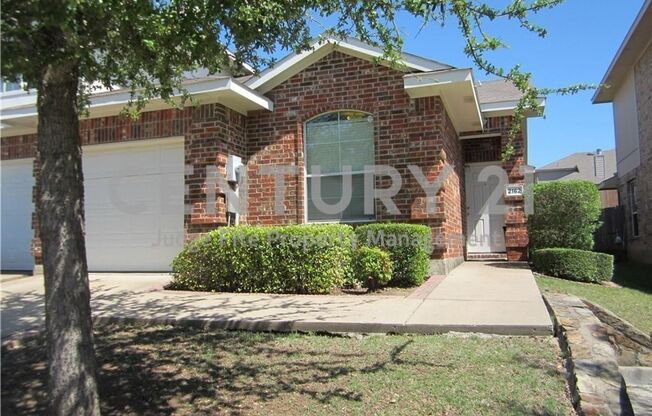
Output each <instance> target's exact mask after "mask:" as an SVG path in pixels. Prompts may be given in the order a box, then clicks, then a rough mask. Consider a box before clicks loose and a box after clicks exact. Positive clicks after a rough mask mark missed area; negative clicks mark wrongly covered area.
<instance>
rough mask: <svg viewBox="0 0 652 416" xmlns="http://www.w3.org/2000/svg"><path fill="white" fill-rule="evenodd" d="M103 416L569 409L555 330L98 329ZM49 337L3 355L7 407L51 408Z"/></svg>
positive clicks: (17, 410)
mask: <svg viewBox="0 0 652 416" xmlns="http://www.w3.org/2000/svg"><path fill="white" fill-rule="evenodd" d="M95 339H96V350H97V356H98V360H99V364H98V365H99V388H100V396H101V406H102V412H103V414H105V415H125V414H127V415H128V414H157V415H158V414H164V415H165V414H180V415H191V414H193V415H194V414H200V415H201V414H250V415H258V414H260V415H262V414H265V415H270V414H282V415H304V414H311V415H313V414H314V415H331V414H365V415H366V414H387V415H415V414H435V415H497V414H500V415H521V414H537V415H569V414H573V410H572V406H571V404H570V402H569V399H568V396H567V391H566V383H565V379H564V376H563V367H562V364H561V360H560V356H559V354H560V352H559V347H558V345H557V343H556V341H555V339H554V338H553V337H480V336H468V337H461V336H446V335H437V336H403V335H400V336H399V335H392V336H370V337H364V338H362V339H356V338H344V337H329V336H321V335H301V334H271V333H249V332H225V331H202V330H198V329H191V328H178V327H177V328H175V327H171V326H152V327H145V326H134V325H128V326H125V325H121V326H117V325H111V326H100V327H97V328H96V338H95ZM42 345H43V340H42V339H32V340H30V341H28V342H27V343H26V345H25V346H24V347H21V348H18V349H15V350H11V351H8V352H3V356H2V413H3V414H43V412H44V407H43V406H44V403H45V391H44V382H45V372H46V370H45V368H46V365H45V361H44V351H43V346H42Z"/></svg>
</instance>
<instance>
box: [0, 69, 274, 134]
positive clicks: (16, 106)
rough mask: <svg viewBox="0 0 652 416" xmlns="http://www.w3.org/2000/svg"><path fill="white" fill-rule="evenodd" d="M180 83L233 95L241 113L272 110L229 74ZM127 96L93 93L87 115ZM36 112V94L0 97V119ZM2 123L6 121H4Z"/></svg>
mask: <svg viewBox="0 0 652 416" xmlns="http://www.w3.org/2000/svg"><path fill="white" fill-rule="evenodd" d="M184 87H185V88H186V90H187V91H188V93H189V94H190V95H193V96H195V97H197V98H198V99H199V100H200V102H201V100H202V98H206V99H209V100H210V99H217V98H222V100H221V101H222V102H223V104H224V105H226V106H227V107H230V105H229V104H230V103H229V102H228V101H229V98H230V97H234V98H233V99H234V100H237V101H238V102H237V103H236V102H234V103H231V104H232V105H233V107H234V108H233V109H234V110H236V111H238V112H240V113H243V114H245V115H246V112H247V111H251V110H260V109H264V110H268V111H272V110H273V108H274V104H273V103H272V102H271V101H270V100H269V99H268V98H267V97H265V96H263V95H261V94H259V93H258V92H256V91H253V90H252V89H250V88H247V87H246V86H244V85H242V84H240V83H238V82H237V81H234V80H233V79H232V78H216V79H209V80H200V81H191V82H188V83H186V84H185V85H184ZM177 94H178V95H177V96H180V92H177ZM3 98H4V97H3ZM130 99H131V92H130V91H129V90H127V89H121V90H117V91H108V92H101V93H97V94H93V95H92V96H91V98H90V107H89V111H90V114H91V118H92V117H94V116H95V117H103V116H109V115H116V114H119V113H120V111H121V110H122V109H123V108H124V107H125V105H127V103H128V102H129V100H130ZM211 102H212V101H211ZM162 108H169V106H168V105H167V103H165V101H164V100H162V99H153V100H150V101H149V102H148V104H147V105H146V106H145V109H144V111H153V110H158V109H162ZM37 114H38V113H37V109H36V94H26V95H24V96H20V97H18V96H17V97H12V98H11V99H3V100H2V113H1V114H0V120H2V121H5V122H6V121H10V120H14V119H20V118H25V117H34V116H36V115H37ZM3 124H5V125H6V124H7V123H3Z"/></svg>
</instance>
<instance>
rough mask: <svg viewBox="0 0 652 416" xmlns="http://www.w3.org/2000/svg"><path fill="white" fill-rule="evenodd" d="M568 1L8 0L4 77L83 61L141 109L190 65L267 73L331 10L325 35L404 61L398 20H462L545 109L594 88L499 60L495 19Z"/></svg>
mask: <svg viewBox="0 0 652 416" xmlns="http://www.w3.org/2000/svg"><path fill="white" fill-rule="evenodd" d="M562 1H563V0H532V1H523V0H511V1H509V2H507V4H506V5H504V6H503V7H492V6H490V5H489V4H487V3H485V2H482V1H474V0H370V1H368V0H354V1H343V0H323V1H308V0H257V1H249V0H232V1H226V2H217V1H209V0H169V1H147V0H137V1H132V0H2V9H3V14H2V30H3V33H2V56H3V59H2V74H3V76H4V77H8V78H12V77H16V76H18V75H22V77H23V79H24V80H25V81H26V82H27V83H29V84H32V85H35V84H36V83H37V81H38V79H39V78H40V76H41V75H42V72H43V68H44V67H45V65H48V64H52V63H56V62H63V61H67V62H70V61H73V62H74V63H75V64H76V65H77V66H78V68H79V74H80V77H81V79H82V80H84V81H85V82H84V83H82V84H80V87H81V88H82V90H81V91H80V93H82V94H80V97H83V96H84V94H83V93H88V92H90V91H91V90H92V89H93V88H100V87H101V88H115V87H117V86H127V87H130V88H131V89H132V93H133V103H134V104H136V107H137V108H139V107H142V105H143V103H144V102H145V101H146V100H147V99H150V98H153V97H162V98H164V99H167V98H169V97H171V96H172V95H174V93H175V91H176V92H179V91H180V92H183V88H181V83H182V81H183V80H184V72H186V71H189V70H194V69H197V68H206V69H208V71H209V72H210V73H215V72H218V71H232V72H234V73H237V71H238V68H240V67H241V66H242V65H243V64H244V63H247V64H249V65H251V66H252V67H253V68H254V69H255V70H260V69H261V68H263V67H264V66H266V65H269V64H270V63H271V61H272V60H271V58H270V56H271V55H272V53H273V52H274V51H276V50H278V49H289V50H303V49H307V48H309V47H310V44H311V41H312V40H313V39H312V37H311V32H310V26H311V24H312V23H313V22H321V21H323V20H324V19H325V18H328V17H331V18H332V17H334V19H330V21H333V22H334V23H333V24H332V25H330V26H326V27H324V32H323V34H322V35H323V36H340V37H342V36H351V35H352V36H356V37H358V38H359V39H361V40H362V41H365V42H367V43H370V44H372V45H375V46H379V47H381V48H383V50H384V51H385V58H386V59H388V60H390V61H391V62H397V61H398V58H399V56H400V51H401V49H402V47H403V34H402V33H401V30H400V28H399V27H398V26H397V23H396V19H397V16H398V15H399V14H402V13H403V14H405V13H407V14H409V15H411V16H413V17H414V18H416V19H417V20H418V21H420V22H421V24H422V25H427V24H441V25H443V24H448V23H449V22H450V21H451V20H452V22H453V23H454V24H457V26H458V27H459V30H460V32H461V35H462V36H463V37H464V39H465V43H466V46H465V49H464V52H465V53H466V55H468V56H469V58H470V59H471V60H472V61H473V62H474V63H475V64H476V65H477V66H478V67H479V68H481V69H482V70H484V71H486V72H488V73H491V74H495V75H497V76H500V77H505V78H507V79H510V80H511V81H512V82H514V84H515V85H516V86H517V87H518V88H519V89H520V90H521V91H522V92H523V93H524V99H523V100H522V103H521V105H520V106H519V108H518V109H517V113H522V112H523V111H524V110H525V109H530V110H533V111H538V105H537V102H536V99H537V97H538V96H540V95H541V94H545V93H549V92H559V93H570V92H575V91H577V90H579V89H583V88H586V86H582V85H576V86H571V87H566V88H560V89H552V90H551V89H546V90H542V89H537V88H534V87H533V86H532V85H531V73H529V72H524V71H522V70H521V69H520V68H519V67H518V66H515V67H513V68H509V69H505V68H501V67H499V66H496V65H493V64H492V63H491V62H490V60H489V59H487V58H486V54H487V52H490V51H493V50H496V49H499V48H502V47H505V46H506V44H505V42H504V41H502V40H500V39H499V38H498V37H496V36H493V35H491V34H490V33H489V32H488V31H487V29H486V26H487V23H488V22H490V21H493V20H496V19H509V20H514V21H516V22H518V24H519V25H520V26H521V27H522V28H524V29H525V30H527V31H530V32H532V33H534V34H536V35H538V36H541V37H544V36H545V35H546V33H547V32H546V29H545V28H543V27H540V26H538V25H536V24H535V23H533V22H532V21H531V20H530V16H531V15H532V14H534V13H537V12H539V11H541V10H543V9H547V8H552V7H554V6H556V5H558V4H559V3H561V2H562ZM517 118H519V114H517ZM515 127H516V128H518V127H519V126H518V125H516V126H515Z"/></svg>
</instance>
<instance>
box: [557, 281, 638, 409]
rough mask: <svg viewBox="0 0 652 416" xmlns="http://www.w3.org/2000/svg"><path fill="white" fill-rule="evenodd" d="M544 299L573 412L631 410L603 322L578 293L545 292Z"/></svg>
mask: <svg viewBox="0 0 652 416" xmlns="http://www.w3.org/2000/svg"><path fill="white" fill-rule="evenodd" d="M544 301H545V303H546V306H547V307H548V308H549V310H551V311H552V317H553V324H554V327H555V334H556V335H557V337H558V339H559V344H560V347H561V349H562V352H563V354H564V359H565V361H566V369H567V377H568V385H569V388H570V392H571V399H572V402H573V406H574V407H575V410H576V411H577V413H578V414H579V415H623V414H631V413H628V412H631V407H630V406H629V402H628V401H627V398H626V397H625V398H624V400H623V392H622V389H621V382H622V377H621V375H620V372H619V370H618V361H617V355H616V351H615V350H614V348H613V346H612V345H611V343H610V342H609V339H608V334H607V328H606V326H605V324H603V323H602V322H601V321H600V320H599V319H598V317H596V316H595V315H594V314H593V312H592V311H591V310H590V309H589V307H588V306H587V305H586V304H585V303H584V302H582V300H581V299H579V298H578V297H575V296H570V295H562V294H556V293H548V294H546V295H544Z"/></svg>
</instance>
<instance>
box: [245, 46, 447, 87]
mask: <svg viewBox="0 0 652 416" xmlns="http://www.w3.org/2000/svg"><path fill="white" fill-rule="evenodd" d="M327 47H328V48H331V49H330V50H340V51H343V52H345V53H349V54H351V55H353V56H358V57H362V58H366V59H369V60H371V59H376V58H382V56H383V50H382V49H380V48H377V47H374V46H371V45H368V44H366V43H364V42H361V41H359V40H357V39H354V38H346V39H335V38H327V39H324V40H322V41H318V42H315V43H314V44H313V45H312V46H311V48H310V49H308V50H305V51H301V52H299V53H291V54H289V55H287V56H286V57H284V58H283V59H281V60H280V61H278V62H277V63H276V64H275V65H274V66H272V67H270V68H267V69H266V70H264V71H263V72H261V73H260V75H259V76H256V77H252V78H251V79H249V80H248V81H247V82H246V83H245V85H247V86H248V87H250V88H253V89H256V90H259V91H262V92H267V91H269V90H271V89H272V88H274V87H275V86H277V85H279V84H280V83H282V82H283V81H285V80H286V79H288V78H289V77H291V76H292V75H294V74H296V73H298V72H300V71H301V70H302V69H304V68H305V67H307V66H309V65H310V64H312V63H314V62H316V61H317V60H319V59H321V58H322V57H323V56H325V54H324V53H323V52H324V51H323V49H324V48H327ZM330 50H328V52H330ZM320 51H321V52H322V53H321V54H320V53H318V52H320ZM401 56H402V59H401V62H400V63H401V64H403V65H405V66H406V67H407V68H410V69H413V70H416V71H424V72H428V71H439V70H445V69H451V68H452V67H451V66H450V65H445V64H442V63H440V62H437V61H433V60H430V59H426V58H422V57H419V56H416V55H412V54H409V53H403V54H402V55H401ZM311 58H312V59H311ZM305 61H307V62H305Z"/></svg>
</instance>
